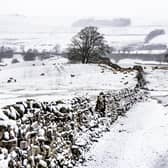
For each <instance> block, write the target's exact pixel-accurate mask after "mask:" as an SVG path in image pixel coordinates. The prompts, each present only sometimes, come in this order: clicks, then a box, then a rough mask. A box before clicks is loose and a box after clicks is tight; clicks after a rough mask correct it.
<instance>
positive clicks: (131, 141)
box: [80, 100, 168, 168]
mask: <svg viewBox="0 0 168 168" xmlns="http://www.w3.org/2000/svg"><path fill="white" fill-rule="evenodd" d="M167 156H168V113H167V111H166V108H164V107H163V106H162V105H161V104H158V103H157V102H156V101H155V100H150V101H148V102H144V103H139V104H137V105H135V106H134V107H133V108H132V109H131V110H130V111H128V113H127V116H126V117H123V118H120V119H119V120H118V121H117V122H116V123H115V124H114V125H112V128H111V131H110V132H109V133H106V134H105V135H104V137H103V138H102V139H100V141H99V142H98V143H96V144H94V146H93V147H92V148H91V150H90V153H89V154H88V156H87V157H88V161H87V162H86V163H85V165H84V166H81V167H86V168H165V167H168V162H167V161H168V158H167ZM89 157H90V158H89ZM89 159H90V161H89ZM81 167H80V168H81Z"/></svg>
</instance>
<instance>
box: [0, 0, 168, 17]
mask: <svg viewBox="0 0 168 168" xmlns="http://www.w3.org/2000/svg"><path fill="white" fill-rule="evenodd" d="M0 4H1V5H0V14H14V13H18V14H23V15H28V16H80V17H88V16H89V17H90V16H93V17H95V16H101V17H119V16H125V17H147V18H156V19H158V18H161V19H163V18H164V19H165V18H166V17H168V15H167V11H168V1H167V0H0Z"/></svg>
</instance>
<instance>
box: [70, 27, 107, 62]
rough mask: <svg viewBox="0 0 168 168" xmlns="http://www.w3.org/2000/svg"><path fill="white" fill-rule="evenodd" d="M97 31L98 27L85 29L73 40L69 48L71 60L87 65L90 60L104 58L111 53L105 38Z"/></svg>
mask: <svg viewBox="0 0 168 168" xmlns="http://www.w3.org/2000/svg"><path fill="white" fill-rule="evenodd" d="M97 30H98V29H97V27H93V26H89V27H85V28H84V29H82V30H81V31H80V32H79V33H77V35H75V36H74V37H73V38H72V42H71V44H70V46H69V48H68V57H69V59H71V60H76V61H82V63H83V64H85V63H88V62H89V59H94V58H96V57H100V56H103V55H105V54H106V53H108V52H109V46H108V45H107V44H106V42H105V40H104V36H103V35H102V34H100V33H99V32H98V31H97Z"/></svg>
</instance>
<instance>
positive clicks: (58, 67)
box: [0, 59, 136, 105]
mask: <svg viewBox="0 0 168 168" xmlns="http://www.w3.org/2000/svg"><path fill="white" fill-rule="evenodd" d="M63 62H65V60H63V59H59V60H58V59H56V60H54V59H50V60H46V61H44V62H41V61H35V62H22V63H17V64H11V65H8V66H6V67H1V68H0V69H1V71H0V92H1V96H0V105H4V104H8V103H14V102H16V101H17V100H20V99H21V100H22V99H25V98H30V97H31V98H32V97H33V98H38V99H40V100H44V99H45V100H46V99H47V100H48V99H51V100H52V99H56V98H60V97H62V98H65V97H66V98H67V97H74V96H77V95H95V93H99V92H100V91H102V90H111V89H121V88H125V87H129V86H135V84H136V79H135V75H136V72H130V73H125V72H117V71H112V70H111V69H108V68H105V67H101V66H98V65H94V64H89V65H83V64H67V63H63Z"/></svg>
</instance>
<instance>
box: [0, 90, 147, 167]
mask: <svg viewBox="0 0 168 168" xmlns="http://www.w3.org/2000/svg"><path fill="white" fill-rule="evenodd" d="M144 98H145V93H144V91H142V90H141V89H139V87H135V88H126V89H122V90H119V91H109V92H102V93H100V94H99V95H98V97H97V100H95V102H93V101H91V100H90V99H88V98H86V97H75V98H73V99H72V100H70V101H53V102H50V103H49V102H38V101H36V100H32V99H29V100H27V101H25V102H17V103H16V104H14V105H9V106H6V107H4V108H3V109H2V112H3V113H4V114H5V115H6V117H7V118H9V119H10V120H13V121H16V126H15V127H12V126H11V125H10V124H8V123H6V124H4V122H1V121H0V132H1V134H0V155H1V156H2V157H1V159H4V160H6V161H7V162H8V167H10V168H13V167H25V168H29V167H31V168H36V167H43V168H72V167H74V165H75V164H76V163H77V162H84V161H85V157H84V154H85V153H86V152H87V151H88V150H89V148H90V146H91V144H92V143H93V142H96V141H97V140H98V138H100V137H101V136H102V134H103V132H106V131H109V130H110V125H111V124H112V123H113V122H114V121H115V120H117V118H118V116H119V115H125V113H126V112H127V111H128V110H129V109H130V108H131V107H132V106H133V105H134V104H135V103H136V102H137V101H142V100H143V99H144Z"/></svg>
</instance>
